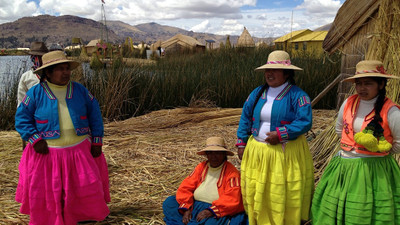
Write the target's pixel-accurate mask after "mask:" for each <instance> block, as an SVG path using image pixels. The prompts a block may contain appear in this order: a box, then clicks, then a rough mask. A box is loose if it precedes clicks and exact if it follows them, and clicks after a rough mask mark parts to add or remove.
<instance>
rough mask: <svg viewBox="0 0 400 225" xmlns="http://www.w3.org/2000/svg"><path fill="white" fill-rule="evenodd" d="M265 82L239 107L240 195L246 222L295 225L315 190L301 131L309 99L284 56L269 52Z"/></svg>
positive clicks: (264, 67)
mask: <svg viewBox="0 0 400 225" xmlns="http://www.w3.org/2000/svg"><path fill="white" fill-rule="evenodd" d="M256 70H259V71H263V72H264V77H265V81H266V83H265V84H264V85H261V86H259V87H257V88H255V89H254V90H253V91H252V92H251V93H250V95H249V97H248V99H247V100H246V102H245V103H244V105H243V110H242V115H241V117H240V122H239V128H238V131H237V137H238V141H237V143H236V146H237V147H238V155H239V158H240V159H242V163H241V184H242V196H243V204H244V208H245V211H246V213H247V215H248V217H249V224H250V225H253V224H257V225H261V224H274V225H280V224H287V225H298V224H300V223H301V221H302V220H303V222H304V221H307V220H308V216H309V209H310V203H311V195H312V190H313V187H314V174H313V162H312V157H311V154H310V150H309V148H308V144H307V141H306V138H305V136H304V133H306V132H307V131H308V130H310V128H311V123H312V112H311V104H310V98H309V97H308V95H307V94H306V93H305V92H304V91H303V90H301V89H300V88H299V87H297V86H296V85H295V82H294V71H295V70H302V69H301V68H299V67H297V66H294V65H292V64H291V61H290V58H289V54H288V53H287V52H284V51H273V52H272V53H270V54H269V56H268V61H267V63H266V64H264V65H262V66H260V67H258V68H257V69H256Z"/></svg>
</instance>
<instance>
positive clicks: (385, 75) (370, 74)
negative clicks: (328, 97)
mask: <svg viewBox="0 0 400 225" xmlns="http://www.w3.org/2000/svg"><path fill="white" fill-rule="evenodd" d="M364 77H383V78H387V79H392V78H393V79H400V77H396V76H393V75H390V74H381V73H360V74H356V75H354V76H352V77H349V78H346V79H344V80H343V81H342V82H351V83H354V82H355V80H356V79H357V78H364Z"/></svg>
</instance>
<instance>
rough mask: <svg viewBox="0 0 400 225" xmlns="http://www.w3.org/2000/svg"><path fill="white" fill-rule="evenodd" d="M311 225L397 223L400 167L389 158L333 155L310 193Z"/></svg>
mask: <svg viewBox="0 0 400 225" xmlns="http://www.w3.org/2000/svg"><path fill="white" fill-rule="evenodd" d="M311 219H312V223H313V224H315V225H325V224H326V225H333V224H343V225H352V224H357V225H362V224H368V225H370V224H374V225H377V224H385V225H395V224H400V168H399V165H398V163H397V162H396V160H394V159H393V157H392V156H391V155H388V156H385V157H372V158H342V157H340V156H335V157H334V158H333V159H332V160H331V162H330V163H329V164H328V166H327V168H326V169H325V172H324V174H323V176H322V177H321V180H320V182H319V184H318V185H317V188H316V190H315V193H314V197H313V200H312V206H311Z"/></svg>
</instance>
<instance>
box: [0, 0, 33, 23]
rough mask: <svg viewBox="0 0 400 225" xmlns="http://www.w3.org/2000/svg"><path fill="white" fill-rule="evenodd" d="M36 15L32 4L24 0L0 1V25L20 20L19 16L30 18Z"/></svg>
mask: <svg viewBox="0 0 400 225" xmlns="http://www.w3.org/2000/svg"><path fill="white" fill-rule="evenodd" d="M36 13H37V8H36V5H35V3H34V2H26V1H25V0H14V1H9V0H0V23H6V22H10V21H14V20H17V19H19V18H21V15H29V16H32V15H34V14H36Z"/></svg>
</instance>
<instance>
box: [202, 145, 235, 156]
mask: <svg viewBox="0 0 400 225" xmlns="http://www.w3.org/2000/svg"><path fill="white" fill-rule="evenodd" d="M220 151H222V152H226V154H227V155H229V156H234V155H235V154H234V153H233V152H232V151H230V150H228V149H226V148H224V147H219V146H210V147H207V148H204V149H202V150H200V151H198V152H197V154H198V155H205V154H206V152H220Z"/></svg>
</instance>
